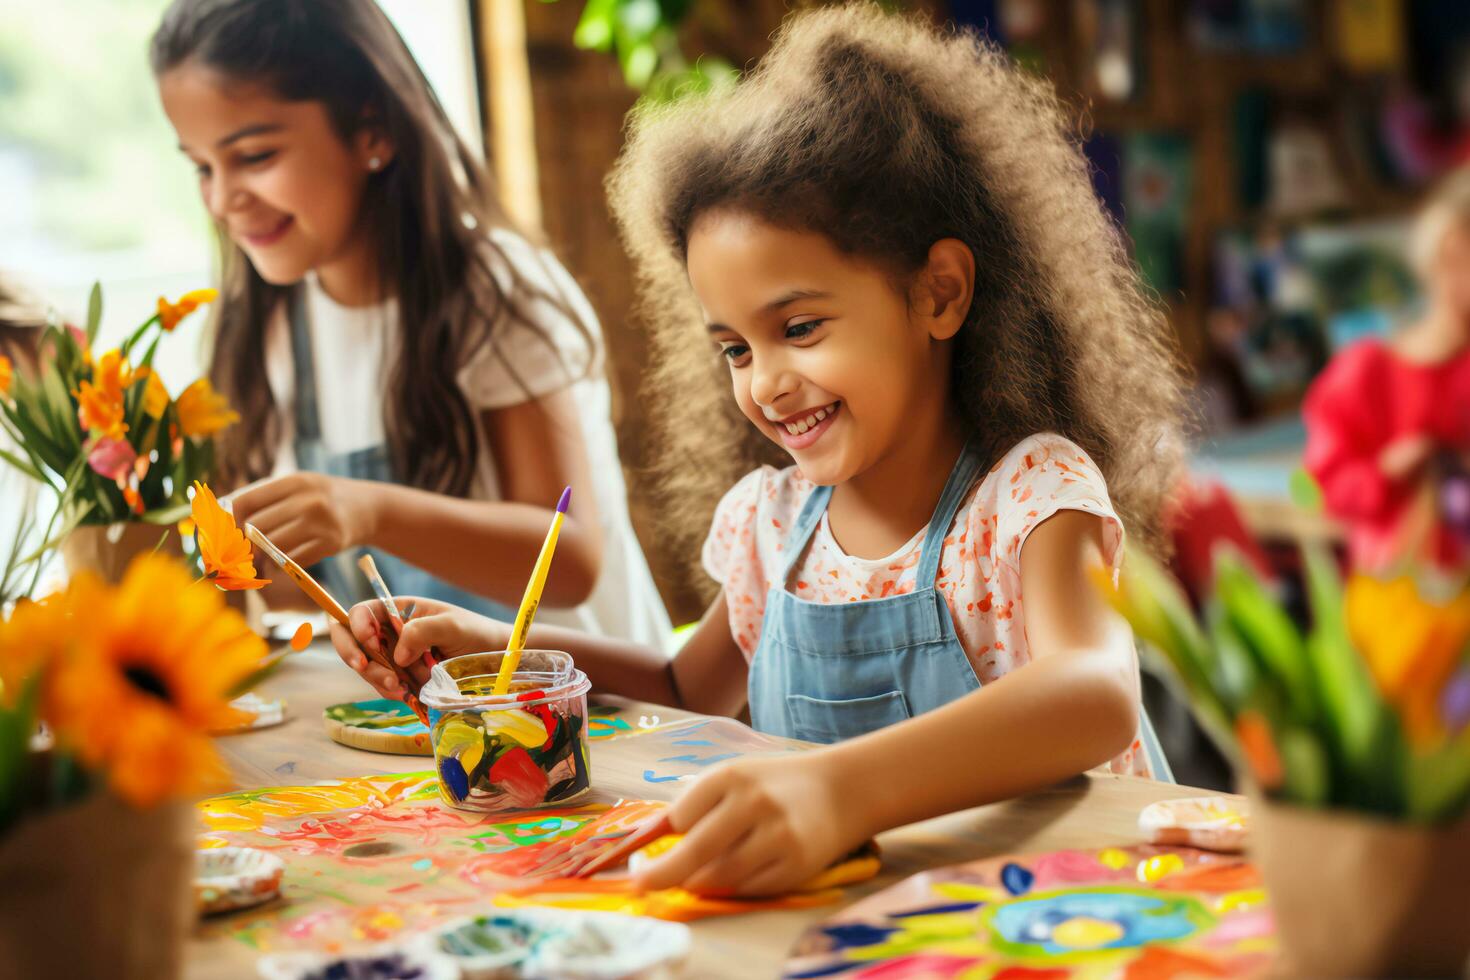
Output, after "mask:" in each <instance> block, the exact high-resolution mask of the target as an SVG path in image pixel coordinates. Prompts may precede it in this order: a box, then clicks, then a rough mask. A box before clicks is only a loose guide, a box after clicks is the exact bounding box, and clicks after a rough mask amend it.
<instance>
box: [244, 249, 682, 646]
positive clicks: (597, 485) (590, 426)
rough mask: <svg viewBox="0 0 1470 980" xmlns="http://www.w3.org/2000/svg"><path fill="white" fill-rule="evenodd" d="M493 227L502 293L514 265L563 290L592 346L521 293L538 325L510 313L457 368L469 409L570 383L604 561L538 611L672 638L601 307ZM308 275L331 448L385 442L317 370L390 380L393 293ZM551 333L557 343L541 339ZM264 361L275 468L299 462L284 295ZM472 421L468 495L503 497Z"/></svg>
mask: <svg viewBox="0 0 1470 980" xmlns="http://www.w3.org/2000/svg"><path fill="white" fill-rule="evenodd" d="M490 234H491V238H492V240H493V241H494V242H495V244H496V245H498V246H499V247H500V250H501V251H502V252H503V253H504V255H505V257H506V259H507V260H508V262H509V263H510V265H511V266H514V269H515V274H514V275H513V274H512V272H511V268H510V266H508V265H506V263H504V262H499V261H498V260H499V256H498V255H494V259H495V260H496V261H497V264H496V265H493V266H492V271H493V272H494V274H495V276H496V278H497V280H498V281H499V282H500V285H501V287H502V289H504V290H505V291H506V292H507V293H509V292H510V290H511V289H512V288H514V286H515V283H516V280H517V277H518V278H519V280H520V281H521V282H523V283H526V284H528V285H529V286H531V287H532V288H534V289H536V290H538V291H543V292H546V293H550V294H551V295H553V296H560V297H561V298H562V300H563V301H564V302H565V303H566V304H567V305H568V306H570V307H571V308H572V309H573V310H574V311H575V312H576V314H577V316H578V318H579V319H580V320H581V322H582V323H583V324H584V325H585V326H586V327H587V330H588V331H589V332H590V334H591V341H592V347H591V349H589V348H588V343H587V339H586V338H584V337H583V335H582V333H581V332H580V331H579V330H578V329H577V326H576V324H575V323H573V322H571V321H570V320H569V319H568V318H567V317H566V315H565V314H564V313H562V312H561V310H559V309H557V307H556V305H555V304H553V303H551V302H549V301H547V300H545V299H537V298H532V297H530V296H525V297H518V300H519V304H520V307H521V310H522V312H523V314H524V315H526V316H528V317H530V318H533V319H534V320H535V321H536V323H537V324H538V326H539V327H540V328H541V332H540V333H538V332H536V331H534V330H532V329H531V328H530V327H528V326H526V325H525V324H524V323H523V322H521V321H520V320H516V319H514V318H512V317H510V315H509V314H508V313H507V314H506V315H505V319H504V320H503V322H502V323H500V324H499V325H498V326H497V327H496V329H495V331H494V333H493V335H492V338H491V340H490V342H488V343H486V345H485V346H484V347H483V348H482V349H481V350H479V351H476V352H475V353H474V354H472V355H471V357H470V358H469V360H468V362H467V363H466V364H465V366H464V367H463V368H462V369H461V370H460V372H459V375H458V378H457V381H458V383H459V386H460V389H461V391H463V392H464V396H465V398H466V399H467V400H468V401H469V403H470V407H471V409H473V410H474V411H475V412H476V413H478V412H479V411H481V410H486V409H496V408H505V407H508V406H511V405H517V404H521V403H523V402H525V401H528V400H530V399H532V398H540V397H544V396H546V395H550V394H552V393H554V392H557V391H561V390H563V389H565V388H568V387H570V388H571V390H572V395H573V398H574V399H575V401H576V404H577V410H578V413H579V417H580V421H581V424H582V438H583V441H584V443H585V444H586V447H587V455H588V458H589V462H590V464H591V473H592V478H593V486H592V491H593V493H594V494H595V499H596V502H597V513H598V518H599V520H600V521H601V524H602V537H603V546H602V572H601V575H600V576H599V577H598V580H597V585H596V587H595V588H594V589H593V592H592V595H591V596H590V597H589V598H588V600H587V601H586V602H585V603H583V604H582V605H580V606H578V607H576V608H574V609H552V608H550V607H543V608H542V609H541V610H540V611H539V612H538V613H537V619H538V620H540V621H541V622H546V623H556V624H558V625H562V626H570V627H574V628H576V629H581V630H586V631H589V632H593V633H600V634H604V635H607V636H616V637H622V638H624V639H629V640H634V641H636V642H640V643H645V644H648V645H650V646H654V647H657V648H659V649H667V648H668V645H669V637H670V627H669V618H668V613H667V612H666V611H665V609H664V606H663V601H662V600H661V599H660V598H659V594H658V590H657V588H656V587H655V586H654V583H653V576H652V575H651V574H650V573H649V571H648V563H647V562H646V561H645V560H644V557H643V551H642V549H641V548H640V547H639V545H638V539H637V537H636V536H635V535H634V533H633V525H632V523H631V522H630V520H629V519H628V502H627V488H626V486H625V485H624V482H623V470H622V464H621V462H620V460H619V458H618V448H617V439H616V436H615V435H614V433H613V427H612V421H611V412H612V398H611V392H610V390H609V388H608V383H607V378H606V375H605V373H604V368H603V359H602V335H601V330H600V328H599V326H598V322H597V314H596V313H594V312H593V310H592V307H591V305H590V304H589V303H588V302H587V298H586V296H584V295H583V293H582V290H581V289H580V288H579V287H578V286H577V283H576V281H575V280H574V279H573V278H572V277H571V275H570V274H568V273H567V271H566V270H565V269H564V268H562V266H561V264H560V263H558V262H557V261H556V259H555V258H554V257H553V256H552V255H551V254H550V253H549V252H546V251H544V250H541V249H538V248H535V247H534V246H532V245H531V244H530V243H528V242H526V241H525V240H524V239H523V238H521V237H520V236H518V235H516V234H514V233H512V232H509V231H503V230H495V231H492V232H491V233H490ZM492 254H493V253H492ZM305 287H306V304H307V318H308V321H309V322H310V324H311V334H312V337H311V341H312V358H313V361H314V363H315V365H316V372H317V378H318V385H317V391H318V398H317V415H318V419H319V423H320V426H321V438H322V443H323V448H324V449H325V450H326V452H327V453H329V454H331V455H338V454H342V453H350V452H354V451H357V450H361V449H367V448H370V447H372V446H378V445H382V444H383V443H384V442H386V435H385V430H384V425H383V415H382V412H381V411H371V410H365V406H364V404H363V401H362V399H361V398H332V397H322V394H323V389H324V386H323V384H322V382H321V379H322V378H324V377H330V379H331V383H330V386H329V390H330V391H333V392H339V393H340V392H375V391H385V390H386V384H387V373H388V372H387V362H386V355H387V353H388V352H389V351H392V350H394V349H395V346H394V345H395V343H396V337H394V336H393V333H394V331H396V330H397V329H398V316H397V303H396V302H394V301H391V300H390V301H388V302H385V303H382V304H379V305H376V306H369V307H346V306H342V305H340V304H338V303H337V302H336V301H334V300H333V299H332V298H331V297H330V296H328V295H327V294H326V292H325V291H324V290H323V289H322V288H321V285H320V283H319V282H318V281H317V278H316V276H315V274H308V275H307V277H306V279H305ZM548 338H549V339H550V341H551V343H552V344H554V345H555V349H553V348H552V347H551V346H549V345H548V344H547V342H546V341H547V339H548ZM265 363H266V374H267V376H268V378H269V382H270V386H271V393H272V394H273V395H274V396H275V401H276V405H277V407H278V411H280V413H281V418H282V422H283V427H282V436H281V444H280V447H279V449H278V451H277V454H276V462H275V467H274V470H273V472H272V475H281V474H285V473H290V472H293V471H295V469H296V454H295V450H294V448H293V443H294V439H293V433H294V426H295V414H294V404H295V389H296V375H295V358H294V357H293V356H292V353H291V328H290V323H289V321H288V319H287V315H286V310H285V309H284V307H283V308H282V309H280V310H278V311H277V312H276V314H275V315H274V316H273V317H272V319H271V322H270V323H269V324H268V326H267V329H266V337H265ZM328 372H330V373H329V374H328ZM477 417H478V416H477ZM476 433H477V438H478V440H479V457H478V458H479V463H478V466H477V468H476V473H475V477H474V479H473V481H472V485H471V489H470V494H469V495H470V497H471V498H472V499H475V500H500V499H501V490H500V480H499V476H498V474H497V472H496V467H495V460H494V458H493V457H492V456H491V453H490V448H489V445H488V443H487V440H486V437H485V432H484V430H483V428H482V427H481V426H479V425H476ZM576 489H577V491H580V490H581V489H582V488H580V487H578V488H576ZM390 584H391V583H390Z"/></svg>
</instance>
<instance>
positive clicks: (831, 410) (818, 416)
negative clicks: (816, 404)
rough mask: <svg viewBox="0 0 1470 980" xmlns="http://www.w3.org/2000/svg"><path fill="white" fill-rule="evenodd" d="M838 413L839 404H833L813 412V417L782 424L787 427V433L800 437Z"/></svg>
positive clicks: (809, 416)
mask: <svg viewBox="0 0 1470 980" xmlns="http://www.w3.org/2000/svg"><path fill="white" fill-rule="evenodd" d="M836 411H837V403H836V402H833V403H832V404H830V405H828V406H827V407H826V408H819V409H817V410H816V411H815V412H813V413H812V414H811V415H808V416H807V417H806V418H804V419H798V420H797V421H795V422H783V423H781V424H782V425H784V426H786V431H787V432H789V433H791V434H792V435H794V436H799V435H801V434H802V433H803V432H809V431H810V430H812V429H814V428H816V427H817V423H818V422H820V421H822V420H823V419H825V418H826V417H827V416H829V415H833V414H835V413H836Z"/></svg>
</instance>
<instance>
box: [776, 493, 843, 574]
mask: <svg viewBox="0 0 1470 980" xmlns="http://www.w3.org/2000/svg"><path fill="white" fill-rule="evenodd" d="M831 499H832V488H831V487H813V488H812V492H811V493H810V494H808V495H807V498H806V503H804V504H802V505H801V511H800V512H799V513H798V514H797V515H796V523H795V524H793V525H791V533H789V534H787V535H786V545H785V547H786V559H785V561H783V562H782V563H781V578H780V579H779V581H780V583H781V588H783V589H784V588H786V582H787V580H788V579H790V578H791V570H792V569H793V568H795V567H796V560H797V559H798V558H800V557H801V553H802V552H803V551H805V550H806V543H807V542H808V541H810V540H811V539H812V532H813V531H815V530H816V529H817V523H818V522H819V521H821V519H822V514H823V512H825V511H826V509H827V502H828V501H829V500H831Z"/></svg>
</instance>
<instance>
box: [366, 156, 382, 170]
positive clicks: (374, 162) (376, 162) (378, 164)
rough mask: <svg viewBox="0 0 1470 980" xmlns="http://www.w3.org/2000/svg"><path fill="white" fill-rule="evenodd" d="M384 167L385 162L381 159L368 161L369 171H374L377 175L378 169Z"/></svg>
mask: <svg viewBox="0 0 1470 980" xmlns="http://www.w3.org/2000/svg"><path fill="white" fill-rule="evenodd" d="M382 165H383V161H382V160H380V159H378V158H377V157H373V158H372V159H371V160H369V161H368V169H369V170H371V171H373V172H375V173H376V172H377V170H378V168H379V167H381V166H382Z"/></svg>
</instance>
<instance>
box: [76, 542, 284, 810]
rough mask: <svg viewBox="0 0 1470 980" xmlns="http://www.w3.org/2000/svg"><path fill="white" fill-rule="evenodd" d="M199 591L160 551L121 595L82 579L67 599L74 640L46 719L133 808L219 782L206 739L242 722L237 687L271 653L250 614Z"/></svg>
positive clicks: (139, 566)
mask: <svg viewBox="0 0 1470 980" xmlns="http://www.w3.org/2000/svg"><path fill="white" fill-rule="evenodd" d="M194 584H195V583H194V581H193V580H192V579H191V578H190V576H189V573H188V571H187V570H186V569H185V568H184V567H183V566H182V565H181V564H179V563H178V562H176V561H174V560H172V559H170V558H166V557H164V556H162V555H156V554H154V555H145V556H143V557H141V558H139V559H137V560H135V561H134V562H133V564H132V565H131V566H129V568H128V571H127V574H126V575H125V576H124V577H123V581H122V583H121V584H120V585H119V586H118V587H117V588H116V589H108V588H106V587H104V586H102V585H101V584H100V583H99V582H98V581H97V580H96V579H94V578H90V577H88V576H82V577H81V578H80V579H78V580H77V581H75V582H74V583H73V585H72V586H71V587H70V588H69V589H68V592H67V604H68V605H69V606H71V608H72V609H73V610H74V611H75V612H76V615H74V616H73V617H72V618H71V623H70V629H71V632H72V633H73V635H74V636H75V637H76V638H77V643H76V646H75V649H74V651H73V655H72V656H69V657H66V658H64V659H63V660H62V662H61V666H60V669H59V670H58V671H57V672H56V677H55V682H54V709H53V710H52V711H51V712H50V713H48V716H47V720H48V721H49V722H50V724H51V726H52V728H53V729H54V731H55V732H56V737H57V741H58V743H59V744H61V745H62V746H64V747H66V748H67V749H69V750H71V751H73V752H75V753H76V754H77V756H78V758H79V759H80V760H81V761H82V762H83V764H85V765H87V766H89V767H91V768H93V769H98V770H102V771H105V772H106V774H107V779H108V782H109V783H110V784H111V786H112V788H113V790H114V791H115V792H116V793H117V794H118V795H119V796H121V797H122V798H123V799H125V800H127V801H128V802H130V803H132V804H134V805H136V806H151V805H153V804H155V803H158V802H159V801H161V800H163V799H165V798H168V797H174V796H189V795H194V794H198V793H201V792H207V791H211V790H215V789H218V788H220V787H221V786H222V785H223V783H224V768H223V766H222V765H221V764H220V760H219V757H218V755H216V753H215V750H214V746H213V744H212V743H211V742H210V739H209V736H208V734H207V733H208V732H209V731H210V730H211V729H219V728H228V727H230V726H231V725H233V724H235V723H237V722H238V721H239V718H238V717H237V715H238V712H237V711H236V710H235V709H234V708H232V707H230V703H229V702H230V694H231V691H232V689H233V688H234V687H235V685H237V684H238V683H239V682H240V681H241V680H242V679H243V678H245V677H246V676H248V675H249V674H251V673H252V672H253V671H255V670H256V669H258V668H259V667H260V664H261V661H262V660H263V659H264V658H265V655H266V645H265V641H264V640H262V639H261V638H260V637H259V636H257V635H255V633H254V632H252V631H251V630H250V628H249V627H248V626H247V625H246V623H245V619H244V617H242V616H241V615H240V614H239V613H237V612H235V611H234V610H233V609H230V608H228V607H227V606H226V605H225V602H224V599H223V597H221V596H220V595H219V593H218V592H216V591H215V590H213V589H196V588H191V586H192V585H194ZM83 613H85V615H83Z"/></svg>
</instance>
